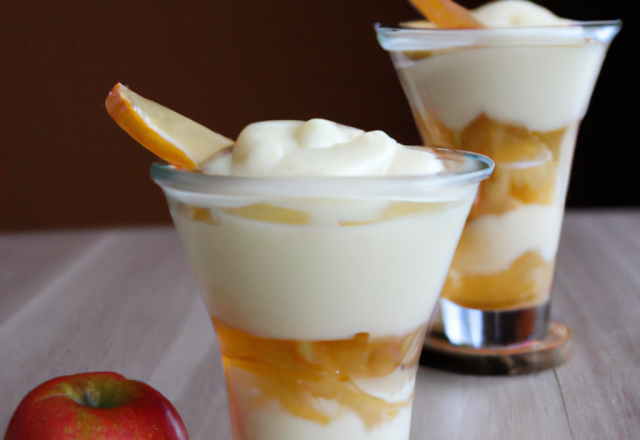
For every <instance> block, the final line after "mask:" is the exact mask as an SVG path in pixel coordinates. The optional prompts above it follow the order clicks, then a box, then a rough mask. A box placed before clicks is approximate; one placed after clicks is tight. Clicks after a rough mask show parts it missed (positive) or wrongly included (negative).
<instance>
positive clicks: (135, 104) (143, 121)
mask: <svg viewBox="0 0 640 440" xmlns="http://www.w3.org/2000/svg"><path fill="white" fill-rule="evenodd" d="M105 105H106V107H107V112H109V115H110V116H111V117H112V118H113V119H114V120H115V121H116V123H117V124H118V125H119V126H120V127H121V128H122V129H123V130H124V131H126V132H127V133H128V134H129V135H130V136H131V137H132V138H134V139H135V140H136V141H138V142H139V143H140V144H141V145H142V146H143V147H145V148H146V149H148V150H149V151H151V152H152V153H154V154H155V155H156V156H158V157H159V158H161V159H164V160H166V161H167V162H169V163H170V164H172V165H176V166H179V167H181V168H184V169H186V170H189V171H192V170H197V169H198V168H199V166H200V164H201V163H203V162H205V161H206V160H207V159H209V158H210V157H212V156H213V155H215V154H216V153H218V152H220V151H221V150H223V149H224V148H227V147H229V146H231V145H233V143H234V141H233V140H231V139H228V138H226V137H224V136H222V135H220V134H218V133H215V132H213V131H211V130H209V129H208V128H206V127H204V126H202V125H200V124H198V123H197V122H195V121H192V120H191V119H189V118H187V117H184V116H182V115H181V114H179V113H176V112H174V111H173V110H171V109H168V108H166V107H164V106H162V105H160V104H158V103H156V102H153V101H151V100H149V99H146V98H143V97H142V96H140V95H138V94H137V93H134V92H132V91H131V90H129V89H128V88H127V87H126V86H124V85H122V84H120V83H118V84H116V85H115V87H114V88H113V90H111V92H110V93H109V96H107V100H106V102H105Z"/></svg>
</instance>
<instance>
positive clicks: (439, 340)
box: [420, 321, 573, 376]
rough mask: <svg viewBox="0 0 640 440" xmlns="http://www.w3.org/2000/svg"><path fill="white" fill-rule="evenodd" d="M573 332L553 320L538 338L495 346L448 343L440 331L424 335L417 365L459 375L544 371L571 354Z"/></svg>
mask: <svg viewBox="0 0 640 440" xmlns="http://www.w3.org/2000/svg"><path fill="white" fill-rule="evenodd" d="M572 337H573V331H572V330H571V328H570V327H568V326H566V325H564V324H561V323H559V322H556V321H550V322H549V332H548V333H547V336H546V337H545V338H544V339H543V340H541V341H531V342H527V343H525V344H518V345H511V346H508V347H498V348H474V347H468V346H464V347H461V346H456V345H452V344H451V343H450V342H449V341H448V339H447V337H446V336H444V334H443V333H441V332H438V331H434V330H432V332H431V333H430V334H427V337H426V339H425V341H424V347H423V349H422V355H421V356H420V364H422V365H424V366H427V367H431V368H437V369H439V370H445V371H450V372H454V373H461V374H472V375H478V376H509V375H516V374H529V373H535V372H537V371H542V370H546V369H547V368H551V367H555V366H558V365H561V364H562V363H564V362H565V361H566V360H567V359H568V358H569V356H570V355H571V344H570V340H571V338H572Z"/></svg>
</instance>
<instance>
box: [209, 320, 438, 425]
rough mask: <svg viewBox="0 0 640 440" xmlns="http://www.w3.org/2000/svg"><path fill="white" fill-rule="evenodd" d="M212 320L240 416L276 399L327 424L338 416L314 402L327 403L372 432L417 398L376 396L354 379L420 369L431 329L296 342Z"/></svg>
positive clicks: (292, 411)
mask: <svg viewBox="0 0 640 440" xmlns="http://www.w3.org/2000/svg"><path fill="white" fill-rule="evenodd" d="M212 321H213V324H214V327H215V329H216V333H217V335H218V340H219V342H220V349H221V352H222V359H223V364H224V368H225V376H226V378H227V385H228V388H229V389H228V392H229V400H230V402H231V403H232V405H235V411H236V412H237V415H236V417H242V412H243V411H256V410H259V409H260V408H263V407H265V406H267V405H268V404H270V403H272V402H274V401H276V402H278V403H279V404H280V406H281V407H282V408H283V409H284V410H286V411H287V412H289V413H290V414H292V415H294V416H296V417H301V418H304V419H306V420H310V421H313V422H316V423H319V424H328V423H329V422H330V421H331V420H332V417H334V416H336V415H335V414H331V413H328V412H326V411H324V410H323V409H322V408H320V407H318V405H316V404H315V402H314V401H315V400H316V399H326V400H331V401H336V402H338V403H339V404H340V406H341V407H342V408H347V409H350V410H351V411H353V412H355V413H356V414H358V415H359V417H360V418H361V419H362V421H363V423H364V424H365V426H366V427H367V429H373V428H374V427H376V426H378V425H380V424H383V423H385V422H388V421H389V420H391V419H393V418H394V417H395V416H396V415H397V413H398V411H399V410H400V409H402V408H405V407H408V406H409V405H410V404H411V400H412V398H409V399H407V400H405V401H400V402H393V403H389V402H387V401H385V400H383V399H379V398H376V397H373V396H371V395H369V394H367V393H366V392H364V391H362V390H361V389H360V388H358V386H357V385H356V384H355V383H354V381H353V379H357V378H385V377H387V376H388V375H390V374H392V373H393V372H395V371H396V370H398V369H399V368H400V369H411V368H415V366H416V365H417V362H418V358H419V355H420V347H421V344H422V340H423V338H424V333H425V331H426V325H423V326H420V327H418V328H417V329H416V330H415V331H413V332H412V333H410V334H408V335H405V336H402V337H395V336H389V337H380V338H371V337H370V336H369V335H368V334H367V333H359V334H357V335H355V336H354V337H353V338H351V339H343V340H334V341H295V340H277V339H268V338H260V337H257V336H254V335H251V334H249V333H247V332H244V331H241V330H237V329H234V328H233V327H231V326H229V325H227V324H225V323H223V322H222V321H220V320H219V319H216V318H212ZM241 408H242V409H241ZM233 411H234V410H232V413H233ZM337 416H339V415H337ZM234 425H241V423H234ZM237 429H241V426H238V427H237Z"/></svg>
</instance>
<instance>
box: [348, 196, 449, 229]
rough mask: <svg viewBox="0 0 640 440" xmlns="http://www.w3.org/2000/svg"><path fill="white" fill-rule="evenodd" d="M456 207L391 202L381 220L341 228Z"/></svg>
mask: <svg viewBox="0 0 640 440" xmlns="http://www.w3.org/2000/svg"><path fill="white" fill-rule="evenodd" d="M452 206H454V203H451V202H426V203H420V202H391V203H389V206H387V207H386V208H385V209H383V210H382V213H381V215H380V218H377V219H374V220H364V221H346V220H345V221H341V222H339V224H340V226H362V225H371V224H374V223H380V222H385V221H388V220H394V219H397V218H402V217H408V216H410V215H415V214H424V213H427V212H437V211H443V210H445V209H446V208H447V207H452Z"/></svg>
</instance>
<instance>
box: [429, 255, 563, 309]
mask: <svg viewBox="0 0 640 440" xmlns="http://www.w3.org/2000/svg"><path fill="white" fill-rule="evenodd" d="M454 264H455V262H454ZM554 265H555V262H554V261H551V262H546V261H545V260H544V259H543V258H542V257H541V256H540V254H539V253H538V252H535V251H528V252H526V253H524V254H523V255H522V256H520V257H519V258H518V259H517V260H515V261H514V262H513V264H511V266H510V267H509V268H508V269H507V270H504V271H501V272H496V273H492V274H465V273H463V272H459V271H457V270H456V269H455V266H454V267H453V268H452V269H451V271H449V275H448V276H447V280H446V282H445V284H444V287H443V288H442V297H443V298H446V299H448V300H450V301H453V302H455V303H456V304H458V305H461V306H463V307H467V308H472V309H485V310H504V309H518V308H525V307H531V306H535V305H539V304H541V303H543V302H544V301H546V299H547V297H548V296H549V292H550V291H551V283H552V281H553V271H554Z"/></svg>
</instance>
